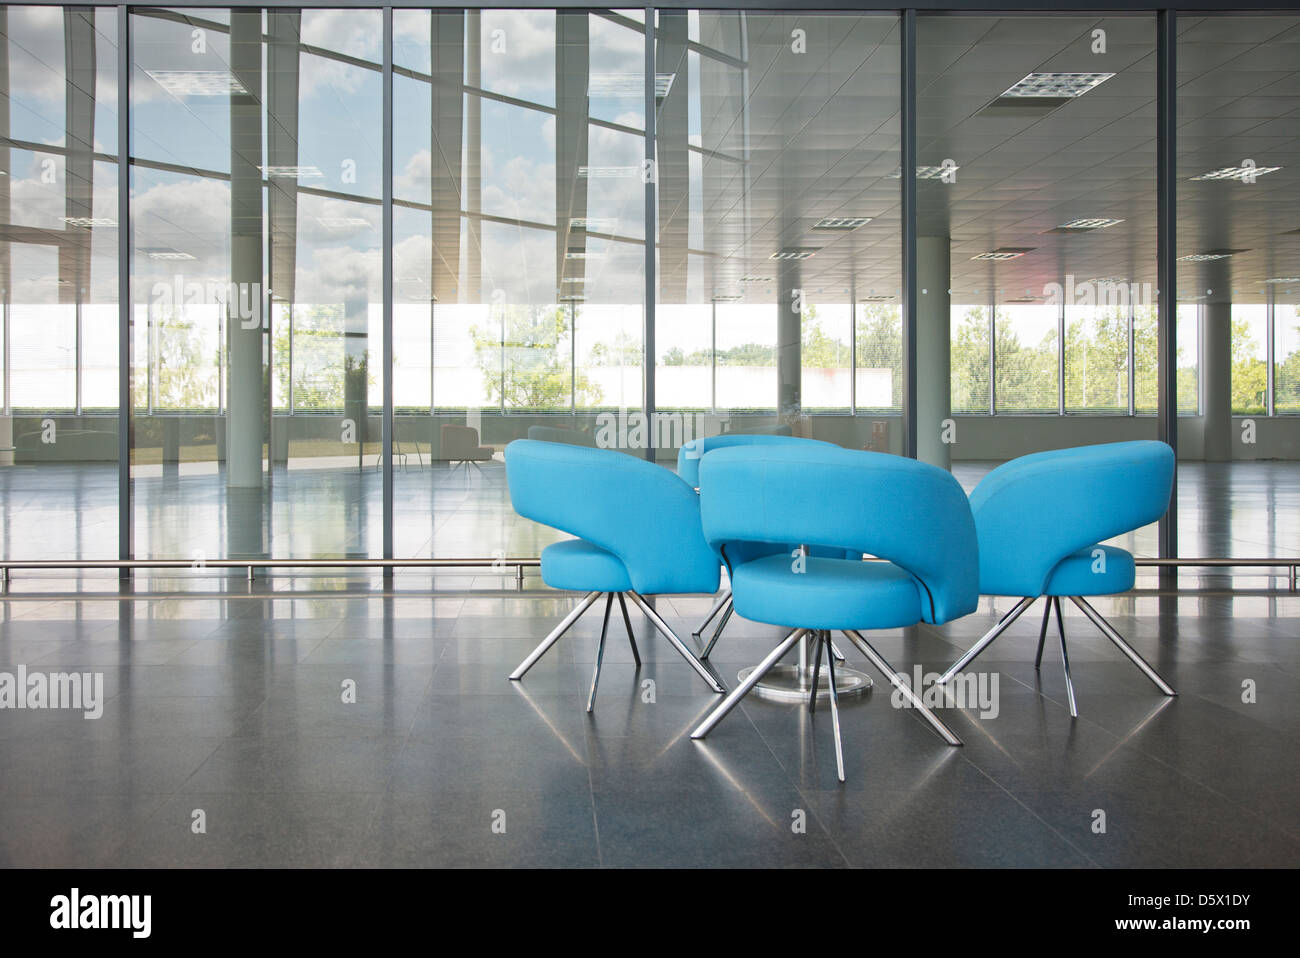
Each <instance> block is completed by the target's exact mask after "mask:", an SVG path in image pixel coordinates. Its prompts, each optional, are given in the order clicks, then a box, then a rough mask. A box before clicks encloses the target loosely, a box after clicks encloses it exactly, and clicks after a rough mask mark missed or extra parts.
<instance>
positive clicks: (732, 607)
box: [700, 598, 736, 659]
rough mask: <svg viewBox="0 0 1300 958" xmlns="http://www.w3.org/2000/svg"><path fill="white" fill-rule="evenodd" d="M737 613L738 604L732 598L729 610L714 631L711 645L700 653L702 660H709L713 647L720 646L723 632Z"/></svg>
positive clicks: (728, 605) (724, 613)
mask: <svg viewBox="0 0 1300 958" xmlns="http://www.w3.org/2000/svg"><path fill="white" fill-rule="evenodd" d="M735 611H736V603H735V602H734V601H733V600H732V599H731V598H728V599H727V609H726V611H725V612H723V613H722V618H721V619H719V620H718V627H717V628H716V629H714V630H713V636H712V637H711V638H710V639H709V644H708V645H706V646H705V647H704V651H703V652H701V653H700V658H701V659H707V658H708V657H709V653H710V652H712V651H713V647H714V646H715V645H717V644H718V639H719V638H721V636H722V630H723V629H725V628H726V627H727V623H728V622H730V621H731V614H732V613H733V612H735Z"/></svg>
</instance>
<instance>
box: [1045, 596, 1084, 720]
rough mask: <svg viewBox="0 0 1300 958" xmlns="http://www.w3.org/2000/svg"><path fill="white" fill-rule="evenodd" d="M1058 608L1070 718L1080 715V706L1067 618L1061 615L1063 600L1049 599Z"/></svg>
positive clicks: (1057, 616)
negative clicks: (1067, 646) (1072, 671)
mask: <svg viewBox="0 0 1300 958" xmlns="http://www.w3.org/2000/svg"><path fill="white" fill-rule="evenodd" d="M1049 601H1050V602H1051V604H1052V606H1053V607H1054V608H1055V609H1056V631H1057V632H1058V633H1059V634H1060V636H1061V665H1062V666H1064V668H1065V697H1066V698H1067V699H1069V702H1070V718H1078V717H1079V708H1078V706H1076V705H1075V704H1074V680H1073V679H1071V678H1070V653H1069V652H1067V651H1066V649H1065V619H1063V618H1062V617H1061V600H1060V598H1059V597H1057V596H1052V597H1051V599H1050V600H1049Z"/></svg>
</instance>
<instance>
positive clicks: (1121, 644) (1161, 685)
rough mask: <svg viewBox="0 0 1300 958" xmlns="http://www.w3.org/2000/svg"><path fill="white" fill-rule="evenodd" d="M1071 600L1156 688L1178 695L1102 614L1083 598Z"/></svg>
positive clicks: (1167, 693) (1077, 597)
mask: <svg viewBox="0 0 1300 958" xmlns="http://www.w3.org/2000/svg"><path fill="white" fill-rule="evenodd" d="M1070 598H1071V600H1072V601H1073V602H1074V604H1075V605H1077V606H1078V607H1079V608H1080V609H1081V610H1082V611H1083V614H1084V615H1086V616H1087V617H1088V618H1089V619H1091V620H1092V624H1093V625H1095V626H1096V627H1097V628H1098V629H1100V630H1101V634H1102V635H1104V636H1106V638H1108V639H1110V640H1111V642H1113V643H1114V644H1115V647H1116V648H1118V649H1119V650H1120V651H1121V652H1123V653H1124V654H1125V655H1126V656H1128V658H1129V661H1130V662H1132V663H1133V664H1134V665H1136V666H1137V667H1138V668H1139V669H1141V670H1142V674H1143V675H1145V676H1146V677H1147V678H1149V679H1150V680H1151V682H1152V684H1153V685H1155V687H1156V688H1158V689H1159V690H1160V691H1161V692H1163V693H1164V694H1165V695H1177V694H1178V693H1177V692H1175V691H1174V689H1173V687H1172V686H1171V685H1170V684H1169V683H1168V682H1166V681H1165V680H1164V679H1162V678H1161V677H1160V675H1159V673H1158V672H1156V670H1155V669H1153V668H1152V667H1151V666H1150V665H1148V664H1147V660H1146V659H1144V658H1142V656H1140V655H1138V653H1137V651H1136V650H1135V649H1133V648H1132V647H1131V646H1130V645H1129V644H1128V643H1127V642H1125V641H1124V639H1123V637H1121V636H1120V634H1119V633H1118V632H1116V631H1115V628H1114V627H1113V626H1112V625H1111V624H1110V623H1109V622H1107V621H1106V620H1105V619H1104V618H1102V616H1101V613H1099V612H1098V611H1097V610H1096V609H1094V608H1093V607H1092V606H1091V605H1090V604H1089V603H1088V602H1086V601H1084V600H1083V599H1082V598H1081V597H1079V596H1077V595H1076V596H1071V597H1070ZM1057 615H1060V613H1059V612H1058V613H1057Z"/></svg>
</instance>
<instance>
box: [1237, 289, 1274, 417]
mask: <svg viewBox="0 0 1300 958" xmlns="http://www.w3.org/2000/svg"><path fill="white" fill-rule="evenodd" d="M1267 355H1268V306H1267V305H1266V304H1264V303H1233V304H1232V411H1233V413H1234V414H1236V415H1241V416H1258V415H1261V414H1262V413H1264V412H1266V411H1267V410H1268V405H1267V386H1268V360H1267Z"/></svg>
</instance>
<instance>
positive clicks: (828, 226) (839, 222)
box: [813, 216, 871, 233]
mask: <svg viewBox="0 0 1300 958" xmlns="http://www.w3.org/2000/svg"><path fill="white" fill-rule="evenodd" d="M870 222H871V217H870V216H827V217H823V218H822V219H819V220H818V221H817V222H816V223H815V224H814V225H813V229H815V230H825V231H829V232H837V233H851V232H853V230H855V229H858V228H859V227H863V226H866V225H867V224H868V223H870Z"/></svg>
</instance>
